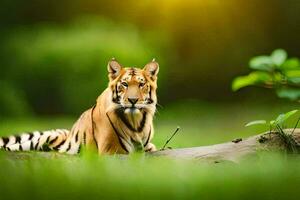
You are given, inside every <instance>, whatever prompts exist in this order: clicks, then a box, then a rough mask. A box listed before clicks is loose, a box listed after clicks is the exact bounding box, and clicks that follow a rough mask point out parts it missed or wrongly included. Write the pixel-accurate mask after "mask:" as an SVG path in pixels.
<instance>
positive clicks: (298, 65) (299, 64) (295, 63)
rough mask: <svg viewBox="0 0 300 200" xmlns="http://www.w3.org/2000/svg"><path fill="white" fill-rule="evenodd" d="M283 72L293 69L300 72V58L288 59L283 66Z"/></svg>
mask: <svg viewBox="0 0 300 200" xmlns="http://www.w3.org/2000/svg"><path fill="white" fill-rule="evenodd" d="M280 68H281V69H283V70H292V69H299V70H300V61H299V59H298V58H290V59H287V60H286V61H285V62H284V63H283V64H282V65H281V66H280Z"/></svg>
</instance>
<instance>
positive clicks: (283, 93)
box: [232, 49, 300, 102]
mask: <svg viewBox="0 0 300 200" xmlns="http://www.w3.org/2000/svg"><path fill="white" fill-rule="evenodd" d="M249 67H250V69H252V70H254V71H252V72H250V73H249V74H248V75H246V76H239V77H236V78H235V79H234V80H233V82H232V90H233V91H237V90H239V89H241V88H243V87H246V86H260V87H264V88H271V89H274V90H275V91H276V94H277V96H278V97H280V98H288V99H290V100H292V101H298V102H300V61H299V59H298V58H288V56H287V53H286V51H285V50H283V49H276V50H274V51H273V52H272V53H271V55H262V56H256V57H253V58H252V59H250V61H249Z"/></svg>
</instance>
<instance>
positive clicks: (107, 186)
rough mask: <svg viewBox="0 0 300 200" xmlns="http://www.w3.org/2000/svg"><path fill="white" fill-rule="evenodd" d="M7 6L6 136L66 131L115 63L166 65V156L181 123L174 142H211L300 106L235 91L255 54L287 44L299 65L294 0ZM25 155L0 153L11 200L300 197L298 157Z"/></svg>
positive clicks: (161, 123)
mask: <svg viewBox="0 0 300 200" xmlns="http://www.w3.org/2000/svg"><path fill="white" fill-rule="evenodd" d="M0 10H1V12H0V24H1V25H0V55H1V59H0V91H1V92H0V135H1V136H2V135H8V134H11V133H22V132H24V131H33V130H47V129H52V128H70V127H71V126H72V124H73V123H74V122H75V120H76V118H77V117H78V116H79V115H80V114H81V113H82V112H83V111H84V110H86V109H88V108H90V107H91V106H92V105H93V104H94V102H95V99H96V98H97V96H98V95H99V94H100V93H101V92H102V91H103V89H104V88H106V86H107V83H108V79H107V72H106V66H107V62H108V61H109V59H111V58H112V57H115V58H117V60H118V61H119V62H120V63H122V64H123V65H124V66H137V67H143V66H144V65H145V64H146V63H147V62H149V61H150V60H152V58H156V60H157V61H158V62H159V63H160V73H159V89H158V97H159V104H160V105H159V106H158V112H157V115H156V118H155V122H154V123H155V127H156V128H155V129H156V133H155V136H154V140H153V142H154V143H155V144H156V145H157V147H158V148H160V147H162V145H163V144H164V143H165V141H166V139H167V138H168V137H169V136H170V135H171V134H172V133H173V131H174V130H175V129H176V127H177V126H180V127H181V130H180V131H179V133H178V135H177V136H176V137H174V139H173V140H172V141H171V142H170V143H169V146H171V147H173V148H178V147H192V146H200V145H210V144H216V143H220V142H225V141H230V140H232V139H234V138H241V137H247V136H250V135H253V134H257V133H259V132H262V131H266V130H267V129H268V127H265V126H262V125H260V126H256V127H250V128H245V127H244V125H245V123H247V122H249V121H252V120H259V119H266V120H271V119H274V118H275V117H276V116H277V115H278V114H280V113H283V112H286V111H289V110H292V109H297V108H299V103H292V102H290V101H288V100H283V99H281V100H280V99H278V98H277V97H276V95H275V94H274V92H273V91H271V90H266V89H261V88H256V87H249V88H245V89H242V90H241V91H238V92H235V93H234V92H232V91H231V82H232V80H233V78H234V77H235V76H238V75H244V74H247V73H249V71H250V70H249V68H248V61H249V59H250V58H251V57H253V56H256V55H261V54H269V53H271V52H272V51H273V50H274V49H277V48H283V49H285V50H286V51H287V52H288V54H289V56H290V57H300V51H299V47H300V40H299V35H300V12H299V11H300V1H297V0H263V1H261V0H126V1H121V0H119V1H118V0H109V1H104V0H98V1H94V0H59V1H58V0H42V1H41V0H27V1H24V0H1V3H0ZM297 117H299V114H298V115H297V116H295V117H294V118H291V119H290V121H289V124H288V125H289V126H294V125H295V121H296V120H297ZM7 155H10V156H8V158H7ZM18 155H19V154H8V153H7V152H0V163H1V164H0V180H1V181H2V183H3V184H1V186H0V192H1V197H3V198H5V199H8V197H9V198H18V199H34V198H38V199H51V198H52V199H53V198H54V199H58V198H63V199H66V198H72V199H80V198H86V197H88V198H91V199H99V198H104V199H120V198H121V199H126V198H128V199H147V198H152V199H159V198H164V199H166V198H172V199H218V198H219V199H226V198H228V199H259V198H264V199H298V198H297V197H298V196H297V191H298V190H299V180H300V179H299V174H300V172H299V169H300V168H299V166H300V164H299V163H300V162H299V158H297V157H296V158H293V159H287V157H286V156H283V157H282V156H278V155H273V154H270V155H268V156H267V158H266V157H264V156H262V157H261V156H259V159H258V160H253V159H246V160H247V161H246V162H245V163H243V164H241V165H235V164H232V163H230V162H229V163H225V164H222V162H221V163H220V164H216V165H199V164H198V163H197V164H195V163H188V162H187V161H183V162H177V161H170V160H167V159H162V160H151V159H129V160H128V161H127V160H122V159H121V160H120V159H119V158H118V157H109V158H107V157H104V158H103V157H99V158H98V157H95V156H91V157H88V158H82V157H71V158H70V157H63V158H61V159H58V158H57V157H56V156H53V157H52V159H49V158H50V157H49V156H48V157H46V158H44V157H43V156H42V157H40V156H39V155H36V154H34V153H32V154H31V155H33V156H32V158H30V157H29V158H28V157H26V156H18ZM216 191H217V192H216ZM1 197H0V198H1Z"/></svg>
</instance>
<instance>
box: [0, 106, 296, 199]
mask: <svg viewBox="0 0 300 200" xmlns="http://www.w3.org/2000/svg"><path fill="white" fill-rule="evenodd" d="M271 108H272V109H271ZM293 108H295V107H293V106H290V107H289V106H286V107H282V106H278V107H274V106H271V107H260V106H257V105H243V104H241V105H230V104H228V105H213V104H204V103H201V104H198V103H196V102H188V103H185V104H183V103H181V104H174V105H169V106H168V107H166V108H162V109H160V111H159V113H158V115H157V117H156V119H155V127H156V135H155V138H154V143H155V144H157V146H158V147H161V146H162V145H163V143H164V142H165V140H166V139H167V138H168V137H169V136H170V135H171V134H172V132H173V131H174V130H175V129H176V127H177V126H178V125H179V126H181V130H180V132H179V133H178V135H177V136H175V138H174V139H173V140H172V141H171V142H170V145H169V146H172V147H174V148H175V147H190V146H200V145H209V144H214V143H220V142H225V141H228V140H229V141H230V140H231V139H234V138H236V137H246V136H249V135H253V134H255V133H259V132H261V131H263V130H264V128H263V127H261V126H259V127H254V128H244V126H243V125H244V124H245V123H246V122H248V121H251V120H254V119H267V120H270V119H272V118H274V117H276V115H277V114H279V113H280V112H286V111H288V110H292V109H293ZM74 121H75V119H73V118H67V117H60V118H55V119H51V118H41V119H24V120H21V119H19V120H17V121H15V120H3V121H1V122H0V133H1V134H2V135H4V134H7V133H17V132H22V131H24V130H36V129H38V130H40V129H49V128H68V127H70V126H71V124H72V123H73V122H74ZM290 121H291V124H293V123H294V121H295V118H292V119H291V120H290ZM18 155H19V156H18ZM0 180H1V185H0V192H1V197H2V198H3V199H7V198H12V199H17V198H18V199H67V198H68V199H69V198H72V199H83V198H85V199H167V198H168V199H298V189H299V187H300V159H299V157H298V156H293V157H291V156H286V155H281V154H271V153H270V154H265V153H264V154H259V155H258V158H256V159H254V158H249V159H247V160H244V161H243V162H242V163H240V164H235V163H230V162H228V163H218V164H207V163H196V162H191V161H180V160H170V159H166V158H148V157H146V158H145V157H144V156H143V155H132V156H130V157H129V158H123V157H119V156H103V157H99V156H97V155H89V154H84V155H80V156H63V157H55V155H53V158H49V157H46V158H45V157H43V156H40V154H36V153H32V156H30V157H27V156H21V155H20V154H17V156H15V154H11V153H8V152H1V154H0Z"/></svg>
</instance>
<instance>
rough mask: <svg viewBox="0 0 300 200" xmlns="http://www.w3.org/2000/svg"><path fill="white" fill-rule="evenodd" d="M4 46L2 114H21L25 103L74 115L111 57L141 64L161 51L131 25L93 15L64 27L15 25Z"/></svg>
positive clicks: (95, 89) (102, 81)
mask: <svg viewBox="0 0 300 200" xmlns="http://www.w3.org/2000/svg"><path fill="white" fill-rule="evenodd" d="M4 45H5V46H6V47H7V53H8V54H9V55H14V57H13V60H12V61H10V62H8V65H7V66H6V67H5V68H4V69H3V71H4V74H5V76H3V77H2V78H3V79H2V80H1V87H2V88H1V89H2V90H3V91H4V92H3V93H2V94H1V95H0V100H1V104H0V105H1V106H0V109H1V113H2V114H5V115H7V116H10V115H11V116H14V115H19V114H21V113H26V112H25V111H29V110H30V106H29V105H28V104H29V102H30V105H32V106H33V110H34V111H37V112H39V113H47V114H57V113H69V114H70V113H71V114H72V113H73V114H74V113H76V114H79V113H80V112H82V111H84V110H85V109H86V108H88V107H89V106H91V105H93V104H94V102H95V99H96V97H97V96H98V95H99V94H100V93H101V92H102V90H103V89H105V88H106V86H107V84H108V79H107V69H106V65H107V62H108V61H109V60H110V59H111V58H112V57H115V56H117V59H118V60H120V62H121V63H122V64H124V65H125V66H128V65H130V66H132V65H133V64H134V65H138V66H139V67H143V66H144V65H145V64H146V62H149V61H150V60H151V59H152V58H153V57H154V55H160V54H161V53H160V52H159V50H158V49H157V48H156V49H155V48H154V47H153V46H151V44H150V39H149V40H148V41H147V40H146V39H142V38H141V36H140V35H139V33H138V31H137V30H136V28H135V27H133V26H130V25H126V24H124V25H120V24H118V25H116V24H115V23H113V22H111V21H109V20H104V19H95V18H84V19H78V20H75V21H74V22H73V23H70V24H68V25H67V26H66V27H61V26H55V25H36V26H33V27H30V28H25V29H16V30H14V32H13V33H11V35H10V37H9V39H7V40H6V41H5V43H4ZM156 47H157V46H156ZM10 59H11V58H10ZM133 61H134V63H133ZM160 62H161V63H163V61H160ZM162 71H164V70H163V69H162ZM20 91H22V92H20Z"/></svg>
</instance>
